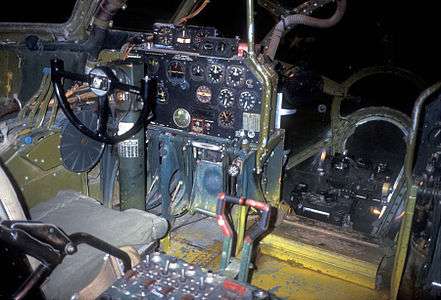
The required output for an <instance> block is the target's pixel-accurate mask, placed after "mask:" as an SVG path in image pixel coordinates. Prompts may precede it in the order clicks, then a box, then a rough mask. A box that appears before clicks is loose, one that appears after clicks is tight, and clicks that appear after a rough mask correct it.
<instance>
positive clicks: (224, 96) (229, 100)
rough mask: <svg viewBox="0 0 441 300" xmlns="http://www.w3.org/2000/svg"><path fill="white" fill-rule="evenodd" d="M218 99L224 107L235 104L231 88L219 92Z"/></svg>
mask: <svg viewBox="0 0 441 300" xmlns="http://www.w3.org/2000/svg"><path fill="white" fill-rule="evenodd" d="M218 100H219V103H220V104H221V105H222V106H223V107H225V108H230V107H232V106H233V104H234V94H233V92H232V91H231V90H230V89H222V90H221V91H220V92H219V96H218Z"/></svg>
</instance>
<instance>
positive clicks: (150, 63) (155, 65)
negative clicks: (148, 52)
mask: <svg viewBox="0 0 441 300" xmlns="http://www.w3.org/2000/svg"><path fill="white" fill-rule="evenodd" d="M146 69H147V70H146V71H147V74H149V75H155V74H156V73H157V72H158V70H159V61H158V60H157V59H156V58H154V57H149V58H148V59H147V63H146Z"/></svg>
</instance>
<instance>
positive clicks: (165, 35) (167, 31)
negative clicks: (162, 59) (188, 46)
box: [157, 27, 173, 46]
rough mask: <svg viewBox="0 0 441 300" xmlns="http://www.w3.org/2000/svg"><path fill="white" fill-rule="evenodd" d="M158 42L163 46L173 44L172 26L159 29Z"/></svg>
mask: <svg viewBox="0 0 441 300" xmlns="http://www.w3.org/2000/svg"><path fill="white" fill-rule="evenodd" d="M157 43H158V44H160V45H163V46H171V45H172V44H173V33H172V30H171V28H169V27H162V28H161V29H160V30H159V32H158V37H157Z"/></svg>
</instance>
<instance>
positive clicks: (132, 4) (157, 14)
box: [113, 0, 182, 31]
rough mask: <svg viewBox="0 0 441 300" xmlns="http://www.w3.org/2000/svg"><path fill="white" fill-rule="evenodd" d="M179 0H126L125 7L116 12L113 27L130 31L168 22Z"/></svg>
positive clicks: (143, 29)
mask: <svg viewBox="0 0 441 300" xmlns="http://www.w3.org/2000/svg"><path fill="white" fill-rule="evenodd" d="M181 2H182V0H160V1H139V0H138V1H135V0H131V1H128V2H127V8H126V9H125V10H120V11H119V12H118V13H117V14H116V16H115V18H114V20H113V28H115V29H123V30H130V31H147V30H150V29H151V28H152V25H153V23H156V22H162V23H168V22H169V21H170V19H171V18H172V16H173V15H174V13H175V12H176V10H177V9H178V6H179V4H180V3H181Z"/></svg>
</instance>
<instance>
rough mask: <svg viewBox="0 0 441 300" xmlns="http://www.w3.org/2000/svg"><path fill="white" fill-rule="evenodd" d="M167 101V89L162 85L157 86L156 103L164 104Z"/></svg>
mask: <svg viewBox="0 0 441 300" xmlns="http://www.w3.org/2000/svg"><path fill="white" fill-rule="evenodd" d="M167 99H168V94H167V89H166V88H165V86H164V85H163V84H158V86H157V88H156V101H157V102H158V103H166V102H167Z"/></svg>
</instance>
